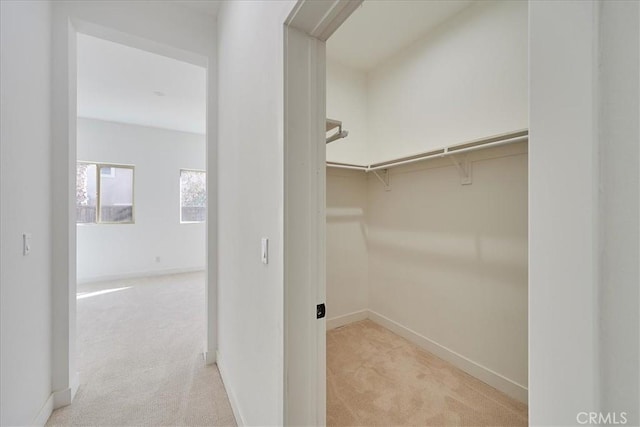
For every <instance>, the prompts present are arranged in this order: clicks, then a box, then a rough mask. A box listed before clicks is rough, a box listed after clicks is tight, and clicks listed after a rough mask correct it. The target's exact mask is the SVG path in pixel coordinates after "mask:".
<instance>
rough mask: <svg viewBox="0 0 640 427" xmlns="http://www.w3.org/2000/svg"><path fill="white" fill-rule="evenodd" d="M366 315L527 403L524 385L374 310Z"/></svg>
mask: <svg viewBox="0 0 640 427" xmlns="http://www.w3.org/2000/svg"><path fill="white" fill-rule="evenodd" d="M368 317H369V319H370V320H372V321H373V322H375V323H377V324H379V325H381V326H383V327H385V328H387V329H389V330H390V331H392V332H394V333H396V334H398V335H400V336H401V337H403V338H405V339H407V340H409V341H411V342H412V343H414V344H416V345H417V346H419V347H421V348H423V349H425V350H427V351H428V352H430V353H433V354H435V355H436V356H438V357H440V358H441V359H444V360H446V361H447V362H449V363H451V364H452V365H454V366H456V367H457V368H459V369H462V370H463V371H465V372H466V373H468V374H469V375H472V376H474V377H476V378H477V379H479V380H480V381H483V382H485V383H487V384H489V385H490V386H492V387H494V388H496V389H498V390H500V391H502V392H503V393H505V394H507V395H508V396H510V397H512V398H514V399H516V400H519V401H520V402H523V403H527V400H528V396H529V392H528V390H527V388H526V387H525V386H523V385H521V384H518V383H516V382H515V381H512V380H510V379H509V378H506V377H504V376H502V375H500V374H499V373H497V372H494V371H492V370H491V369H489V368H487V367H485V366H482V365H480V364H479V363H477V362H474V361H473V360H471V359H468V358H466V357H464V356H463V355H461V354H459V353H456V352H455V351H453V350H451V349H449V348H447V347H445V346H443V345H440V344H438V343H437V342H435V341H432V340H430V339H429V338H427V337H424V336H422V335H420V334H418V333H417V332H415V331H413V330H411V329H409V328H407V327H405V326H402V325H401V324H399V323H397V322H395V321H393V320H391V319H389V318H387V317H385V316H383V315H381V314H378V313H376V312H375V311H372V310H368Z"/></svg>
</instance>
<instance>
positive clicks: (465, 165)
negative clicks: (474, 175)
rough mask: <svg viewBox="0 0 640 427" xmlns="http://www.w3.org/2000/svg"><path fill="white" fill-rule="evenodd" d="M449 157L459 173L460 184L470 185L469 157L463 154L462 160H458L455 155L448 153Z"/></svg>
mask: <svg viewBox="0 0 640 427" xmlns="http://www.w3.org/2000/svg"><path fill="white" fill-rule="evenodd" d="M449 157H450V158H451V161H452V162H453V164H454V165H455V166H456V168H457V169H458V174H459V175H460V184H461V185H470V184H472V180H471V162H470V161H469V158H468V157H467V156H466V155H465V156H464V157H463V158H462V160H461V161H460V160H458V159H457V158H456V156H455V155H453V154H450V155H449Z"/></svg>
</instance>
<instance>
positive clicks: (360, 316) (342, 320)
mask: <svg viewBox="0 0 640 427" xmlns="http://www.w3.org/2000/svg"><path fill="white" fill-rule="evenodd" d="M368 317H369V310H360V311H354V312H353V313H348V314H344V315H342V316H336V317H332V318H331V319H327V330H330V329H335V328H339V327H340V326H344V325H348V324H349V323H353V322H358V321H360V320H364V319H367V318H368Z"/></svg>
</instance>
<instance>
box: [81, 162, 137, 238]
mask: <svg viewBox="0 0 640 427" xmlns="http://www.w3.org/2000/svg"><path fill="white" fill-rule="evenodd" d="M77 164H84V165H96V221H95V222H76V225H82V226H84V225H132V224H135V223H136V201H135V200H136V167H135V165H129V164H121V163H105V162H91V161H88V160H77V161H76V165H77ZM103 167H107V168H112V172H113V173H112V174H110V175H104V176H103V175H102V174H101V173H100V168H103ZM113 168H119V169H131V221H126V222H122V221H121V222H116V221H103V220H102V202H101V197H100V187H101V182H100V181H101V179H102V178H115V171H114V170H113ZM76 221H77V219H76Z"/></svg>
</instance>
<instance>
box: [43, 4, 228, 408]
mask: <svg viewBox="0 0 640 427" xmlns="http://www.w3.org/2000/svg"><path fill="white" fill-rule="evenodd" d="M85 6H87V7H85ZM88 6H89V5H88V4H87V3H69V4H64V5H61V7H60V8H59V9H58V13H57V14H56V15H55V16H54V50H55V54H54V65H53V68H54V76H56V78H57V79H58V83H57V84H56V85H54V87H55V93H54V95H53V100H54V110H55V111H56V114H57V115H56V116H55V117H54V121H53V123H54V126H53V133H54V145H55V149H54V151H53V153H54V155H53V158H54V163H55V164H57V165H58V166H59V167H58V168H57V169H56V173H54V183H53V187H54V193H55V195H54V197H55V198H56V200H58V201H59V203H56V204H54V209H53V223H54V224H56V226H55V228H54V242H55V244H54V247H55V248H56V249H55V250H54V251H53V256H54V259H53V264H54V265H55V266H56V268H54V282H55V284H56V285H55V286H54V295H53V297H54V324H53V329H54V348H53V353H54V357H53V365H54V368H53V372H54V377H53V389H54V390H56V392H55V399H54V407H56V408H58V407H62V406H65V405H69V404H70V403H71V402H72V400H73V398H74V396H75V393H76V391H77V390H78V385H79V383H80V380H79V376H78V355H77V343H76V315H77V306H76V305H77V299H76V294H77V290H78V289H77V277H76V228H77V227H78V226H77V225H76V207H75V204H76V203H75V199H76V175H77V159H78V156H77V153H78V145H77V135H76V133H77V123H78V120H77V118H76V114H77V111H78V109H77V98H76V91H77V49H78V43H77V37H78V35H79V34H81V35H85V36H90V37H95V38H99V39H102V40H105V41H108V42H114V43H118V44H121V45H124V46H127V47H129V48H135V49H141V50H143V51H146V52H150V53H153V54H159V55H162V56H163V57H165V58H170V59H174V60H178V61H182V62H185V63H188V64H191V65H194V66H198V67H201V68H202V69H204V70H205V79H206V83H205V84H206V86H205V89H204V90H205V91H206V94H205V103H206V128H205V136H204V139H205V152H204V154H202V157H204V163H205V165H215V164H216V135H215V133H214V132H211V127H212V126H213V125H214V124H215V119H216V112H217V105H216V103H215V102H214V100H215V98H214V94H215V75H216V73H215V69H212V68H211V67H210V66H209V65H208V64H210V63H212V61H213V59H214V51H215V49H214V46H215V43H213V44H214V46H213V47H212V46H210V45H206V46H204V44H202V45H200V44H198V40H202V39H206V40H210V37H211V36H212V33H211V32H206V31H203V30H202V28H205V27H204V26H203V27H199V28H198V29H193V30H192V29H190V28H186V27H185V28H179V29H178V28H177V29H176V31H175V32H174V33H171V34H166V33H157V32H154V29H155V27H149V26H139V27H135V28H129V27H128V26H127V23H128V22H135V20H136V19H139V20H140V21H141V22H146V21H145V20H147V19H150V18H149V17H150V16H154V17H155V18H157V19H158V20H159V21H162V20H163V19H164V15H162V11H161V10H159V9H161V8H162V7H164V6H162V5H157V9H158V10H156V9H155V8H154V7H155V6H154V7H150V8H142V9H140V10H133V9H132V10H131V13H130V14H129V13H123V12H122V10H120V9H119V6H122V5H112V6H113V9H110V7H111V6H110V5H105V8H106V10H105V8H102V9H101V8H94V7H93V5H90V6H91V7H88ZM124 7H129V5H125V6H124ZM173 7H174V6H171V5H167V8H168V9H173ZM134 9H135V8H134ZM177 10H178V11H180V10H181V9H180V8H178V9H177ZM110 12H113V14H112V15H110V14H109V13H110ZM125 16H126V17H127V19H129V18H130V21H127V22H125V21H123V20H122V19H123V18H124V17H125ZM185 19H186V18H185ZM188 19H192V20H193V19H195V20H196V21H198V22H202V23H206V24H208V22H210V21H209V18H204V17H203V18H202V19H200V18H198V19H196V15H190V16H189V18H188ZM101 24H104V25H101ZM212 30H213V29H212ZM185 34H189V35H190V36H189V37H187V38H186V39H185V38H182V39H181V37H182V36H184V35H185ZM213 40H215V38H213ZM192 48H193V50H192ZM154 96H156V97H157V98H158V99H160V98H162V96H161V95H158V94H155V95H154ZM89 161H90V162H94V163H95V164H96V165H97V164H98V163H99V164H101V165H102V166H103V167H104V168H105V169H106V170H104V172H105V173H104V175H111V173H110V171H108V168H110V167H120V166H132V165H133V166H135V164H133V163H134V162H130V161H125V162H108V161H107V162H102V161H101V160H96V159H95V158H94V159H90V160H89ZM193 169H200V170H206V167H195V168H194V167H184V169H183V171H186V172H189V171H192V170H193ZM139 172H140V170H135V171H134V180H137V181H138V184H140V182H139V181H140V179H139V178H141V177H142V175H141V174H140V173H139ZM116 173H117V172H116ZM106 178H107V177H106V176H105V179H106ZM215 178H216V177H215V174H208V176H207V187H208V189H209V191H208V192H209V197H208V201H207V204H208V206H207V213H206V215H207V222H206V223H205V225H204V228H205V230H204V234H205V251H206V253H205V257H204V260H205V263H206V270H205V273H204V277H205V278H204V283H206V285H205V288H204V295H202V296H201V297H200V299H204V307H205V310H206V311H205V315H204V317H205V319H206V321H205V322H206V323H205V324H204V325H203V332H202V333H201V334H200V335H201V336H200V338H199V350H198V352H199V353H200V355H199V356H198V357H199V358H200V360H202V357H203V356H204V363H206V364H208V365H209V364H213V363H215V349H216V346H217V344H216V338H217V330H216V327H217V326H216V309H217V307H216V301H217V295H216V293H217V286H216V285H217V283H216V280H215V279H216V275H217V268H216V266H217V262H216V258H217V257H216V247H217V246H216V245H217V244H216V227H215V226H209V225H208V224H216V222H217V218H216V211H217V210H216V208H215V206H216V196H215V195H216V189H217V184H216V179H215ZM171 181H172V184H171V185H172V188H173V189H177V190H175V193H174V194H175V195H176V196H175V199H177V200H174V203H176V204H175V205H174V206H173V207H171V208H170V210H171V213H172V215H174V216H175V217H176V218H180V215H181V214H182V208H181V207H180V196H179V193H180V190H179V187H180V181H181V178H180V171H178V172H177V174H173V177H172V179H171ZM172 191H173V190H172ZM135 197H136V196H135V195H134V203H135ZM66 202H68V203H66ZM185 207H186V206H185ZM131 210H132V212H133V215H134V218H136V216H138V217H139V215H140V212H136V211H135V206H133V207H132V208H131ZM185 225H186V226H190V225H191V224H185ZM197 225H200V226H201V225H202V224H197ZM113 226H114V227H125V225H123V224H120V225H113ZM157 256H160V262H158V261H157V258H156V257H157ZM166 260H167V259H166V258H164V259H163V257H162V255H161V254H153V255H152V258H151V259H150V260H149V262H150V264H152V265H154V264H162V263H163V261H166ZM125 292H127V290H119V291H117V292H113V293H112V295H114V296H115V294H123V293H125ZM95 298H96V297H94V299H95ZM84 300H91V298H86V299H84Z"/></svg>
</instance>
